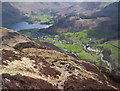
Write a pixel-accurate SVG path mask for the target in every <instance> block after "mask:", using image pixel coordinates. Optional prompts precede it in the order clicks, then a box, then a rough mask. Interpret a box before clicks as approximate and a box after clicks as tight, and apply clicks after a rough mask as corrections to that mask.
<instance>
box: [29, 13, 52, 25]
mask: <svg viewBox="0 0 120 91" xmlns="http://www.w3.org/2000/svg"><path fill="white" fill-rule="evenodd" d="M27 21H28V22H34V23H50V24H54V21H53V20H52V16H51V15H46V14H44V13H43V12H37V13H36V14H34V15H31V16H30V17H29V19H28V20H27Z"/></svg>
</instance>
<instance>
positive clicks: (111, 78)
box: [0, 28, 120, 90]
mask: <svg viewBox="0 0 120 91" xmlns="http://www.w3.org/2000/svg"><path fill="white" fill-rule="evenodd" d="M0 31H1V32H3V35H2V36H0V37H1V38H2V39H3V40H4V41H3V42H5V41H6V40H7V41H9V42H6V45H8V46H11V48H9V49H6V46H5V45H2V46H3V47H2V48H0V50H1V52H2V64H1V65H0V68H1V69H2V70H1V69H0V71H1V75H2V78H3V89H68V90H72V89H89V90H92V89H116V90H119V89H120V88H119V87H120V83H119V76H118V75H116V73H113V72H112V71H111V70H109V69H107V68H104V67H101V66H96V65H93V64H90V63H87V62H84V61H83V60H77V59H75V58H73V57H71V56H69V55H67V54H65V53H61V52H58V51H55V50H52V49H51V48H50V47H47V46H42V45H40V44H38V43H36V42H33V41H31V40H30V39H29V38H27V37H25V36H23V35H21V34H19V33H18V32H14V31H12V30H9V29H5V28H1V30H0ZM13 33H14V35H11V34H13ZM10 35H11V36H10ZM20 35H21V36H22V41H21V42H18V41H20V40H21V37H19V36H20ZM11 41H12V42H11ZM13 41H17V42H15V43H14V44H12V43H13Z"/></svg>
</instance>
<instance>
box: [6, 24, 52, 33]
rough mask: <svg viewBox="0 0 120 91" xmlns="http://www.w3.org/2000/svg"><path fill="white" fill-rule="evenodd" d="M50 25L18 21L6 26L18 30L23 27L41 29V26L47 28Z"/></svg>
mask: <svg viewBox="0 0 120 91" xmlns="http://www.w3.org/2000/svg"><path fill="white" fill-rule="evenodd" d="M50 26H52V24H49V25H48V24H29V23H28V22H20V23H16V24H13V25H11V26H9V27H7V28H9V29H12V30H15V31H20V30H24V29H42V28H49V27H50Z"/></svg>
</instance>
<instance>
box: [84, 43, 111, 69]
mask: <svg viewBox="0 0 120 91" xmlns="http://www.w3.org/2000/svg"><path fill="white" fill-rule="evenodd" d="M82 46H83V48H84V49H85V50H88V51H89V52H94V53H99V55H100V59H101V61H102V62H103V63H104V64H106V65H107V66H108V67H109V68H110V69H113V68H112V65H111V63H110V62H108V61H107V60H104V59H103V57H104V55H103V53H102V51H99V50H98V49H96V50H95V49H92V48H91V47H87V46H86V45H84V44H82Z"/></svg>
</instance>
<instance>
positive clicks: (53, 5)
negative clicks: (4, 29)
mask: <svg viewBox="0 0 120 91" xmlns="http://www.w3.org/2000/svg"><path fill="white" fill-rule="evenodd" d="M71 5H73V3H60V2H58V3H57V2H3V3H2V16H3V25H4V26H5V25H8V24H13V23H16V22H20V21H23V20H25V18H26V17H28V16H30V15H31V13H32V12H38V11H39V12H40V11H45V12H50V11H54V12H55V11H58V10H61V9H65V8H67V7H70V6H71ZM31 6H32V7H31Z"/></svg>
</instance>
